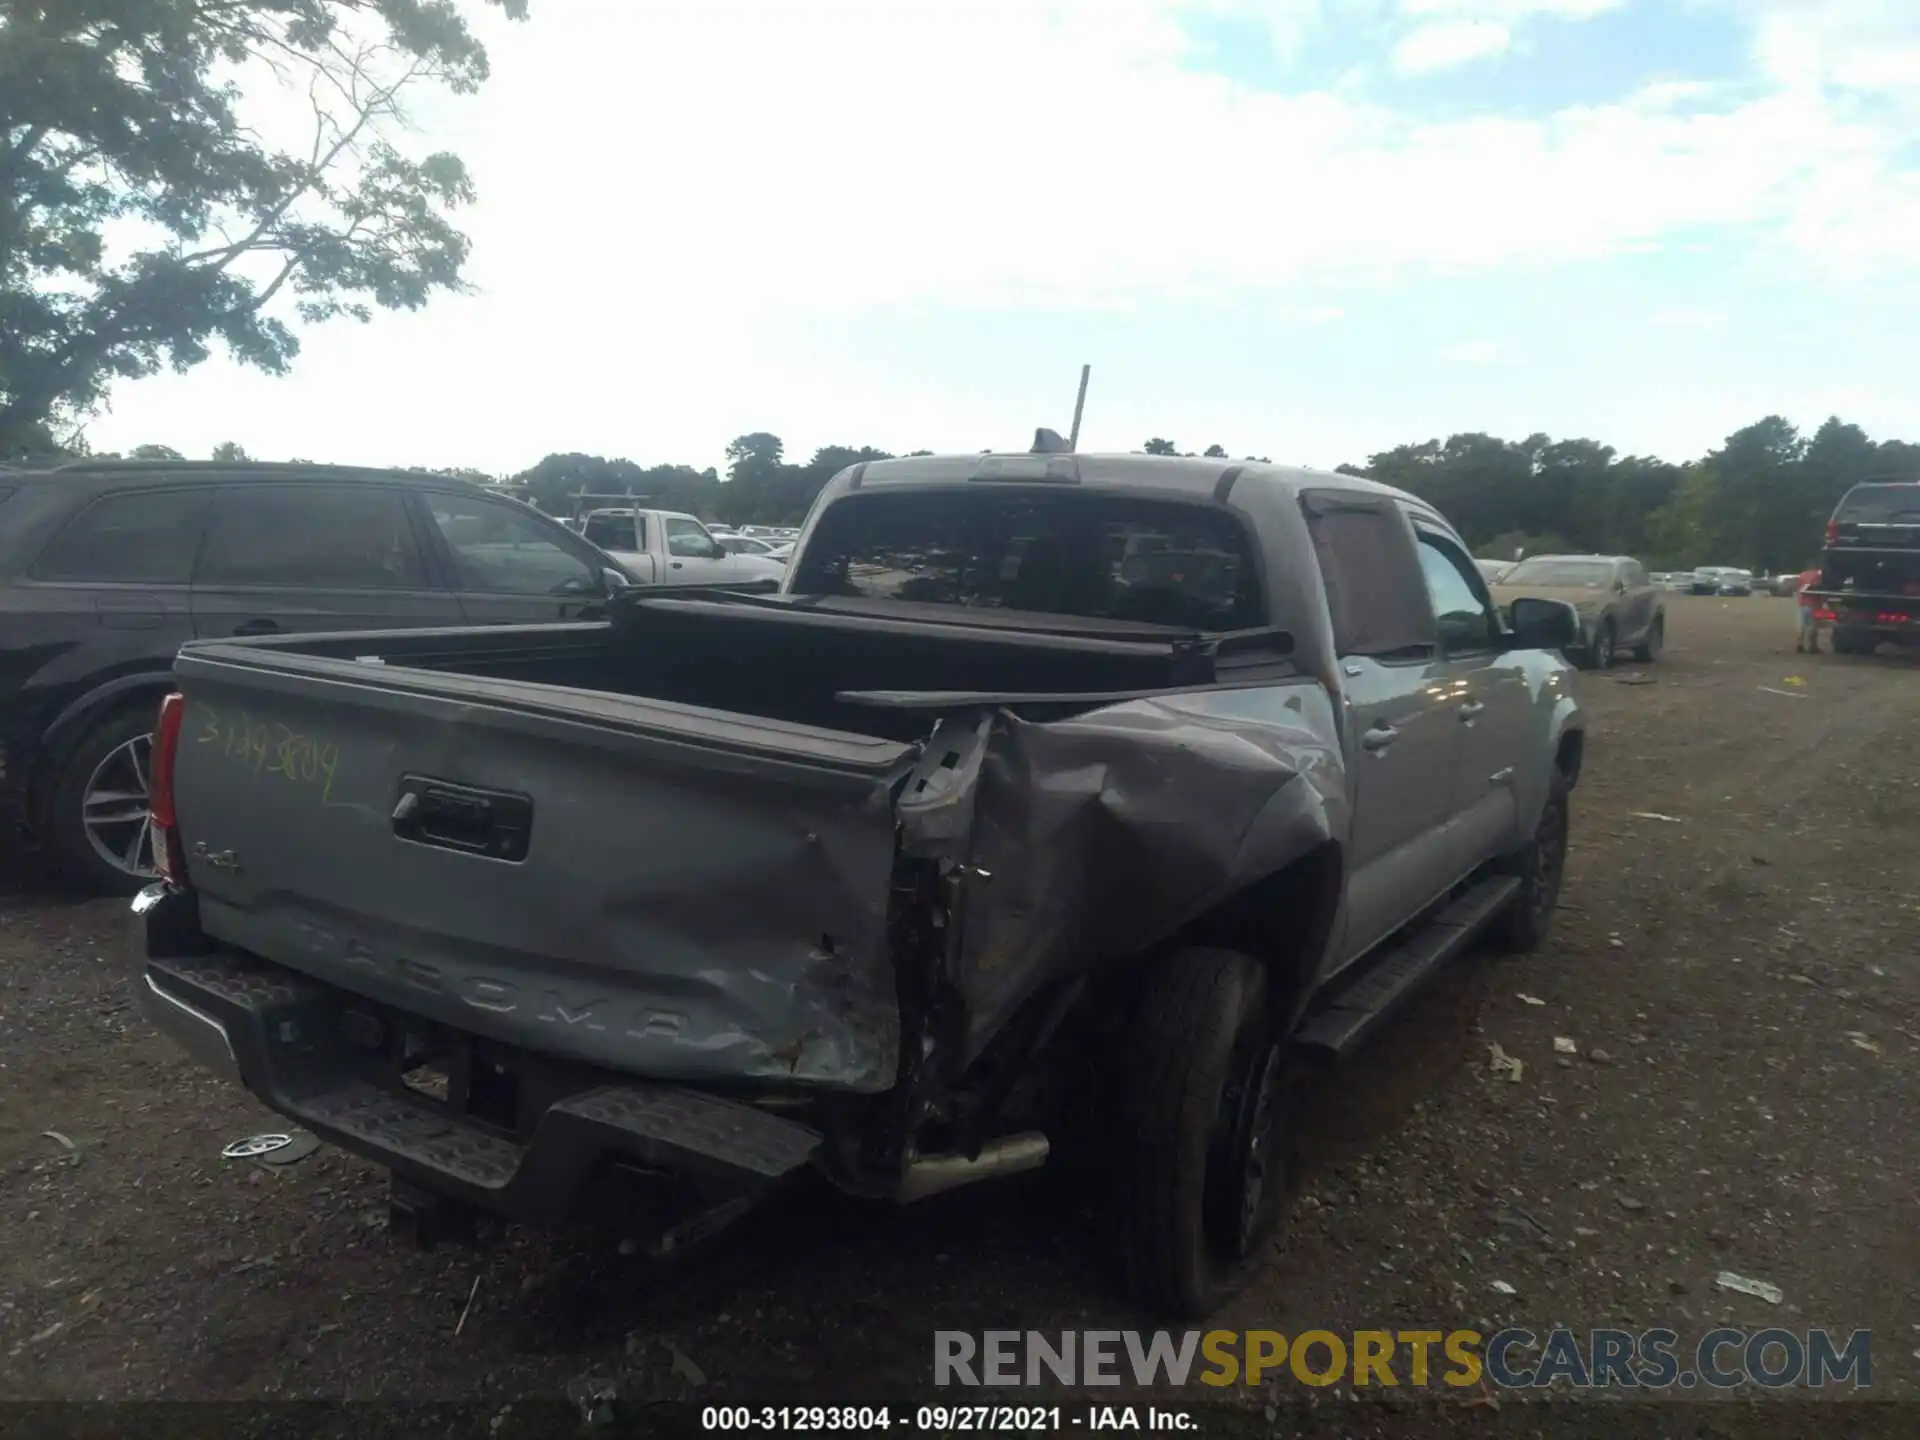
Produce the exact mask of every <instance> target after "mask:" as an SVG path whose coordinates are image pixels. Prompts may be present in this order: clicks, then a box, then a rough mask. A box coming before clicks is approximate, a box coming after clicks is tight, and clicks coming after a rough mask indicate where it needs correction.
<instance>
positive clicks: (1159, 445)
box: [1145, 435, 1180, 455]
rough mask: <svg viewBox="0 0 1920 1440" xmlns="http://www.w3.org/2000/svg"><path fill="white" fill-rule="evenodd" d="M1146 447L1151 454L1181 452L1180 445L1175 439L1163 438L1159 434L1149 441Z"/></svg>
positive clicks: (1175, 453) (1174, 453)
mask: <svg viewBox="0 0 1920 1440" xmlns="http://www.w3.org/2000/svg"><path fill="white" fill-rule="evenodd" d="M1145 449H1146V453H1147V454H1149V455H1178V454H1179V453H1180V447H1179V446H1178V445H1175V444H1174V443H1173V441H1171V440H1162V439H1161V438H1160V437H1159V436H1157V435H1156V436H1154V438H1153V439H1151V440H1149V441H1147V443H1146V447H1145Z"/></svg>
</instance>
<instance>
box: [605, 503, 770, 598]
mask: <svg viewBox="0 0 1920 1440" xmlns="http://www.w3.org/2000/svg"><path fill="white" fill-rule="evenodd" d="M583 533H584V534H585V535H586V538H587V539H589V540H591V541H592V542H593V543H594V544H596V545H598V546H599V547H600V548H601V549H602V550H604V551H606V552H607V554H608V555H610V556H611V557H613V558H614V559H615V560H617V561H618V562H619V563H620V564H621V565H622V566H624V567H625V568H626V570H627V571H628V572H629V573H630V574H631V575H632V576H633V577H634V582H635V583H636V584H640V585H749V584H756V583H765V582H773V581H778V580H779V579H780V577H781V575H783V574H784V573H785V570H784V568H783V567H782V566H781V564H780V563H779V562H778V561H776V560H772V559H769V558H768V557H767V556H765V555H758V554H752V553H748V552H746V551H736V550H733V549H730V548H729V547H728V544H727V542H728V541H730V540H732V541H744V540H745V539H746V537H745V536H740V535H735V534H734V533H733V532H732V531H727V530H722V531H720V532H718V533H717V534H716V533H715V532H712V531H709V530H708V529H707V527H706V526H705V525H703V524H701V523H700V521H699V520H697V519H695V518H694V517H693V516H691V515H684V514H681V513H680V512H678V511H675V510H628V509H615V510H595V511H593V512H591V513H590V514H589V515H588V516H587V528H586V530H585V531H584V532H583Z"/></svg>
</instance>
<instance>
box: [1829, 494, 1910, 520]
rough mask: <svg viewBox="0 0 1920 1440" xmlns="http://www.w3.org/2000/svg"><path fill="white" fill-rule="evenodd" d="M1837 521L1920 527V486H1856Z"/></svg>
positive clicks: (1837, 515) (1844, 503)
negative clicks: (1915, 525)
mask: <svg viewBox="0 0 1920 1440" xmlns="http://www.w3.org/2000/svg"><path fill="white" fill-rule="evenodd" d="M1833 518H1834V519H1836V520H1841V521H1850V522H1851V523H1853V524H1855V525H1913V524H1920V485H1856V486H1855V487H1854V488H1853V489H1852V490H1851V491H1849V492H1848V493H1847V496H1846V498H1845V499H1843V500H1842V501H1841V502H1840V509H1839V511H1838V512H1837V513H1836V514H1835V515H1834V517H1833Z"/></svg>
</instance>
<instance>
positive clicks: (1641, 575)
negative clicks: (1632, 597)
mask: <svg viewBox="0 0 1920 1440" xmlns="http://www.w3.org/2000/svg"><path fill="white" fill-rule="evenodd" d="M1620 569H1621V571H1622V577H1621V578H1623V579H1624V580H1625V581H1626V582H1627V588H1628V589H1629V590H1638V589H1639V588H1640V587H1641V586H1643V585H1645V584H1646V583H1647V572H1646V571H1645V570H1643V569H1642V568H1641V567H1640V562H1639V561H1638V560H1629V561H1627V563H1626V564H1624V565H1622V566H1621V567H1620Z"/></svg>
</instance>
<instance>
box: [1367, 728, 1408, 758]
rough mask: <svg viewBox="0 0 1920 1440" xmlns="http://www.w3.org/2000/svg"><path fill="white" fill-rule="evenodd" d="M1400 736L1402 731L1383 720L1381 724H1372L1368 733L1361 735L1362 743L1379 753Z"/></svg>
mask: <svg viewBox="0 0 1920 1440" xmlns="http://www.w3.org/2000/svg"><path fill="white" fill-rule="evenodd" d="M1399 738H1400V732H1399V731H1398V730H1397V729H1395V728H1394V727H1393V726H1391V725H1388V724H1386V723H1385V722H1384V721H1383V722H1381V723H1380V724H1377V725H1374V726H1371V727H1370V728H1369V729H1368V730H1367V733H1366V734H1364V735H1362V736H1361V737H1360V744H1361V745H1362V746H1363V747H1365V748H1366V749H1368V750H1372V751H1374V752H1375V753H1376V754H1377V753H1378V752H1380V751H1382V750H1384V749H1386V748H1387V747H1388V746H1389V745H1391V744H1393V742H1394V741H1396V740H1398V739H1399Z"/></svg>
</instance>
